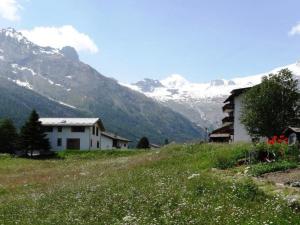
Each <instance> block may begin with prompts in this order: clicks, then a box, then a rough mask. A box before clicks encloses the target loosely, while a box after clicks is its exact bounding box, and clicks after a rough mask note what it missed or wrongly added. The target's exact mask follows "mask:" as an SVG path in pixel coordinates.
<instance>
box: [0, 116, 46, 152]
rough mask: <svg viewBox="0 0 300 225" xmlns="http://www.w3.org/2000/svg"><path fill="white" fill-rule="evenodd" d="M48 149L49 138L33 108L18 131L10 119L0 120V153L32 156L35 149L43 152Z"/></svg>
mask: <svg viewBox="0 0 300 225" xmlns="http://www.w3.org/2000/svg"><path fill="white" fill-rule="evenodd" d="M49 150H50V143H49V140H48V138H46V134H45V132H44V130H43V127H42V124H41V122H40V121H39V115H38V113H37V112H36V111H35V110H33V111H32V112H31V114H30V115H29V118H28V120H27V121H26V122H25V124H24V125H23V126H22V127H21V129H20V130H19V131H18V130H17V129H16V127H15V126H14V124H13V122H12V121H11V120H10V119H2V120H1V121H0V153H9V154H18V155H24V156H32V155H33V153H34V152H35V151H38V152H39V153H41V152H43V153H45V152H49Z"/></svg>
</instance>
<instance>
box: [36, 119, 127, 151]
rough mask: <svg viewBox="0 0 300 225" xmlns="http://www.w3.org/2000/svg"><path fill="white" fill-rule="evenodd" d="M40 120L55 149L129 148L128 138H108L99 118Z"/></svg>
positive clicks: (52, 148) (52, 147)
mask: <svg viewBox="0 0 300 225" xmlns="http://www.w3.org/2000/svg"><path fill="white" fill-rule="evenodd" d="M40 122H41V124H42V126H43V129H44V131H45V133H46V134H47V138H48V139H49V142H50V145H51V150H53V151H63V150H66V149H70V150H100V149H114V148H120V147H119V146H121V147H122V148H128V142H129V140H128V139H126V138H122V137H120V136H117V135H115V136H116V138H114V139H113V138H107V135H105V134H106V133H108V132H105V128H104V126H103V124H102V121H101V120H100V119H99V118H40ZM110 134H111V133H110ZM111 136H113V134H111ZM116 139H117V144H115V140H116ZM123 142H124V143H123Z"/></svg>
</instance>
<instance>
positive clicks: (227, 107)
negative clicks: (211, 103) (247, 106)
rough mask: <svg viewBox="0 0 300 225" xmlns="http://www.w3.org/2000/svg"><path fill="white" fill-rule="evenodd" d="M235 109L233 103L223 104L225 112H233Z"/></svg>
mask: <svg viewBox="0 0 300 225" xmlns="http://www.w3.org/2000/svg"><path fill="white" fill-rule="evenodd" d="M233 109H234V105H233V104H232V103H228V104H226V105H224V106H223V112H224V113H230V112H233Z"/></svg>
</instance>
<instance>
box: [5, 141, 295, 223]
mask: <svg viewBox="0 0 300 225" xmlns="http://www.w3.org/2000/svg"><path fill="white" fill-rule="evenodd" d="M248 148H250V147H249V146H247V145H212V144H202V145H181V146H180V145H173V146H169V147H166V148H164V149H162V150H161V151H159V152H158V151H146V152H145V151H144V152H139V153H136V154H134V153H128V154H127V153H126V154H125V153H122V154H125V155H124V156H123V155H121V156H120V155H119V154H121V153H119V152H115V153H112V152H111V153H103V154H104V157H103V155H102V156H101V157H100V156H99V155H97V153H89V152H88V153H86V154H88V155H89V154H96V156H95V158H94V157H84V156H83V155H84V154H83V153H82V154H83V155H81V153H80V154H79V155H80V157H79V158H77V157H78V154H76V153H73V152H72V153H65V154H66V155H64V157H65V159H64V160H49V161H43V162H40V161H32V160H25V161H24V160H23V159H15V160H16V162H17V163H19V164H14V166H12V167H10V169H9V170H7V171H6V172H4V173H3V172H2V170H0V180H1V187H2V190H4V191H0V202H1V204H0V224H1V223H2V224H5V225H6V224H7V225H9V224H33V225H34V224H39V225H43V224H72V225H73V224H225V225H226V224H230V225H231V224H298V222H299V214H297V213H296V212H293V211H292V209H290V208H289V207H288V206H287V205H286V203H285V202H283V201H282V200H280V198H278V197H276V196H275V197H269V196H266V195H265V194H264V193H263V192H261V191H260V190H259V189H258V188H257V186H256V184H255V183H253V182H252V180H251V179H250V178H247V177H245V178H244V179H234V178H232V179H228V178H227V177H224V176H222V173H217V172H215V171H214V170H212V168H213V167H215V163H216V162H217V161H218V160H217V161H216V157H218V156H220V155H222V152H224V153H225V154H226V155H227V156H228V158H229V159H231V158H239V157H240V156H241V155H243V153H244V151H246V149H248ZM99 154H100V155H101V154H102V153H99ZM107 154H108V155H107ZM81 156H82V157H81ZM116 156H118V157H116ZM9 160H10V159H9ZM9 160H8V161H9ZM11 160H13V159H11ZM19 160H20V161H19ZM1 162H2V161H1V160H0V164H1ZM45 163H46V164H45ZM17 165H21V166H20V167H18V168H17V169H15V166H17ZM30 176H37V177H36V179H30ZM24 177H25V178H26V179H25V180H24ZM21 181H22V182H21ZM16 188H18V191H17V192H13V191H14V190H16Z"/></svg>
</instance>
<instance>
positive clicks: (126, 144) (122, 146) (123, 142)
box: [118, 140, 128, 149]
mask: <svg viewBox="0 0 300 225" xmlns="http://www.w3.org/2000/svg"><path fill="white" fill-rule="evenodd" d="M118 146H119V147H120V148H121V149H127V148H128V143H127V142H125V141H121V140H119V141H118Z"/></svg>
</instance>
